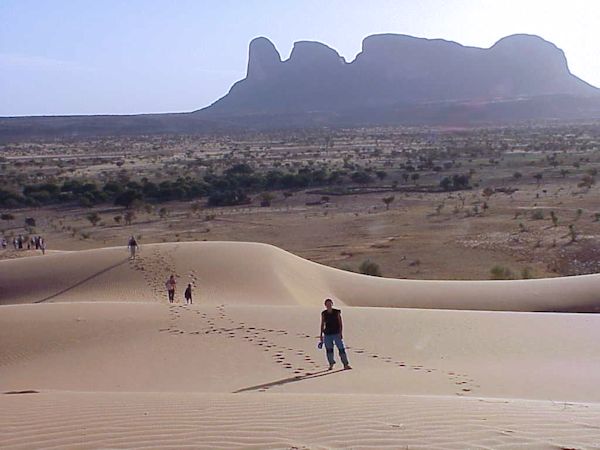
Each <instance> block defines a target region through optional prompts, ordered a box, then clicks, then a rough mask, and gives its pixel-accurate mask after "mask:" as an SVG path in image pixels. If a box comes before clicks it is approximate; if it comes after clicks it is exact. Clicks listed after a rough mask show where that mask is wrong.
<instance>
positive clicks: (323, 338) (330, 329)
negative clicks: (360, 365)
mask: <svg viewBox="0 0 600 450" xmlns="http://www.w3.org/2000/svg"><path fill="white" fill-rule="evenodd" d="M325 308H326V309H325V311H323V312H322V313H321V335H320V342H321V343H324V344H325V350H326V352H327V361H328V362H329V370H331V369H333V365H334V364H335V358H334V354H333V346H334V344H335V346H336V347H337V348H338V351H339V353H340V359H341V360H342V364H344V369H351V367H350V363H349V362H348V356H347V355H346V349H345V348H344V338H343V334H342V333H343V329H344V324H343V323H342V312H341V311H340V310H339V309H334V308H333V300H331V299H330V298H328V299H326V300H325Z"/></svg>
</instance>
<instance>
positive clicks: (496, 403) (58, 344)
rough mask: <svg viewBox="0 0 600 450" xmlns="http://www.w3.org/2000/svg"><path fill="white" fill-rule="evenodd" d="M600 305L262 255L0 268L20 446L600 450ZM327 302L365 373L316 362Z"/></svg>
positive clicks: (5, 407)
mask: <svg viewBox="0 0 600 450" xmlns="http://www.w3.org/2000/svg"><path fill="white" fill-rule="evenodd" d="M170 273H174V274H176V275H177V278H178V295H177V297H178V298H177V300H178V302H177V303H175V304H172V305H170V304H168V302H167V300H166V295H165V293H164V292H163V291H164V282H165V280H166V278H167V277H168V275H169V274H170ZM188 282H190V283H192V284H194V286H195V297H194V304H193V305H188V306H186V305H183V304H182V298H181V297H182V295H181V293H182V292H183V289H184V286H185V285H187V283H188ZM598 292H600V276H596V275H588V276H581V277H569V278H554V279H537V280H520V281H473V282H462V281H446V282H441V281H439V282H436V281H416V280H391V279H381V278H376V277H368V276H364V275H358V274H354V273H350V272H345V271H340V270H337V269H333V268H329V267H325V266H321V265H319V264H316V263H313V262H310V261H306V260H304V259H301V258H299V257H296V256H294V255H292V254H290V253H287V252H284V251H282V250H280V249H278V248H276V247H272V246H268V245H263V244H251V243H226V242H206V243H175V244H169V243H167V244H152V245H146V246H143V248H142V251H141V253H140V256H139V257H138V259H137V260H136V261H129V260H128V258H127V252H126V250H125V249H124V248H105V249H96V250H84V251H74V252H51V253H49V254H48V255H46V256H44V257H42V256H33V257H26V258H19V259H14V260H4V261H0V305H1V306H0V343H1V344H0V374H1V376H0V392H1V394H0V424H1V425H0V444H1V446H2V448H14V449H17V448H18V449H24V448H111V449H112V448H174V449H175V448H177V449H178V448H207V449H213V448H240V447H244V448H248V447H250V448H289V449H291V448H352V447H354V448H456V449H464V448H507V449H512V448H555V449H571V448H598V447H600V389H598V379H600V350H599V348H598V345H597V343H598V342H599V341H600V316H598V315H594V314H588V313H575V312H576V311H594V310H596V309H597V307H598V306H599V305H600V300H598V294H597V293H598ZM326 296H331V297H332V298H334V299H335V300H336V305H337V306H338V307H340V308H341V309H342V311H343V317H344V325H345V327H344V338H345V341H346V345H347V347H348V354H349V357H350V361H351V364H352V365H353V367H354V368H353V370H350V371H343V370H339V369H334V370H333V371H331V372H330V371H327V370H325V369H326V368H327V366H326V361H325V355H324V352H323V350H318V349H317V348H316V344H317V337H318V332H319V330H318V326H319V312H320V310H321V307H322V306H321V305H322V301H323V298H324V297H326ZM544 311H546V312H544ZM548 311H562V312H548Z"/></svg>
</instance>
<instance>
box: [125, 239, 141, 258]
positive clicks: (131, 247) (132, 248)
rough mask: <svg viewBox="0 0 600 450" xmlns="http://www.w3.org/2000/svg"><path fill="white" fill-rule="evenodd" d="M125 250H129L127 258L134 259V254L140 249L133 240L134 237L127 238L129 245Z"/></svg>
mask: <svg viewBox="0 0 600 450" xmlns="http://www.w3.org/2000/svg"><path fill="white" fill-rule="evenodd" d="M127 248H128V249H129V258H130V259H135V253H136V252H137V250H138V249H139V248H140V246H139V245H138V243H137V241H136V240H135V237H133V236H131V237H130V238H129V243H128V244H127Z"/></svg>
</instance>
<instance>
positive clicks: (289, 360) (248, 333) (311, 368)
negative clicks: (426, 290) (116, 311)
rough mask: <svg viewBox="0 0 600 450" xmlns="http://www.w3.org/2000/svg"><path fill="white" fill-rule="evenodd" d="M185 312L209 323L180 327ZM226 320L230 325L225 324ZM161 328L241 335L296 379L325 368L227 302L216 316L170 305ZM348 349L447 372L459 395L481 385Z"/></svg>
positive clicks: (301, 335)
mask: <svg viewBox="0 0 600 450" xmlns="http://www.w3.org/2000/svg"><path fill="white" fill-rule="evenodd" d="M182 313H186V314H187V313H193V314H196V315H198V316H199V317H200V318H201V319H202V320H203V321H204V322H205V323H206V326H205V327H203V328H201V329H199V330H195V331H184V330H182V329H180V328H179V326H178V322H179V319H180V318H181V314H182ZM224 323H225V324H227V325H222V324H224ZM159 331H161V332H166V333H170V334H173V335H183V334H191V335H220V336H223V337H225V338H228V339H234V338H241V339H243V340H245V341H246V342H248V343H249V344H251V345H255V346H258V347H262V350H263V351H264V352H266V353H269V354H270V355H271V358H272V359H273V361H274V362H275V363H276V364H279V365H281V366H282V367H283V368H285V369H286V370H290V371H291V372H292V373H293V374H294V376H295V377H297V378H302V377H305V376H306V377H308V376H311V375H314V374H315V372H319V371H320V370H322V368H323V364H324V363H321V364H319V363H317V362H316V361H315V360H314V359H313V358H312V357H311V356H310V354H309V353H307V352H306V351H304V350H302V349H298V348H293V347H289V346H286V345H283V344H282V343H281V342H277V341H278V338H281V337H282V336H287V335H290V333H289V332H288V331H287V330H276V329H272V328H261V327H254V326H249V325H247V324H246V323H244V322H236V321H235V320H233V319H231V318H230V317H229V316H228V315H227V313H226V311H225V306H224V305H219V306H217V307H216V315H210V314H208V313H206V312H203V311H199V310H195V309H190V308H188V307H186V306H184V305H169V327H168V328H163V329H160V330H159ZM295 336H296V337H297V338H300V339H310V340H312V341H316V339H317V338H318V337H316V336H311V335H309V334H305V333H295ZM279 340H280V339H279ZM347 349H348V350H351V354H352V356H355V355H358V356H363V357H366V358H371V359H376V360H377V361H379V362H381V363H382V364H388V365H393V366H396V367H398V368H400V369H407V370H414V371H421V372H423V373H442V374H445V375H446V376H447V377H448V379H449V381H450V382H452V383H453V384H454V385H456V386H457V388H458V389H459V391H458V392H456V395H466V394H468V393H471V392H473V391H474V390H475V389H476V388H479V387H480V386H479V385H477V384H475V380H473V379H472V378H470V377H469V376H468V375H466V374H464V373H458V372H452V371H443V370H441V369H436V368H433V367H425V366H423V365H417V364H409V363H407V362H405V361H398V360H395V359H394V358H392V357H390V356H385V355H380V354H377V353H373V352H370V351H368V350H367V349H364V348H357V347H347ZM266 389H268V388H266V387H265V388H263V389H259V391H265V390H266Z"/></svg>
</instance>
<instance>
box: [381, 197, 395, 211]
mask: <svg viewBox="0 0 600 450" xmlns="http://www.w3.org/2000/svg"><path fill="white" fill-rule="evenodd" d="M381 200H382V201H383V203H385V210H386V211H387V210H389V209H390V204H391V203H392V202H393V201H394V196H393V195H391V196H389V197H383V198H382V199H381Z"/></svg>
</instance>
